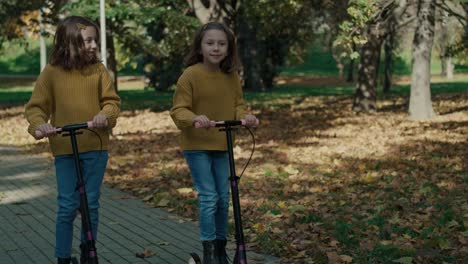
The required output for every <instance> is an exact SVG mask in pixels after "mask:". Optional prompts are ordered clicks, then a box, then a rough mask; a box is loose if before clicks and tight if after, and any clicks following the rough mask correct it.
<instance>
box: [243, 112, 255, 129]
mask: <svg viewBox="0 0 468 264" xmlns="http://www.w3.org/2000/svg"><path fill="white" fill-rule="evenodd" d="M244 120H245V126H247V127H253V126H257V125H258V119H257V118H256V117H255V116H254V115H250V114H247V115H245V116H244Z"/></svg>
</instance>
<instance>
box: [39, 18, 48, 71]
mask: <svg viewBox="0 0 468 264" xmlns="http://www.w3.org/2000/svg"><path fill="white" fill-rule="evenodd" d="M42 12H43V11H42V9H40V10H39V43H40V53H41V71H42V70H43V69H44V67H45V66H46V64H47V49H46V42H45V38H44V36H43V35H42V34H43V33H44V32H45V28H44V24H43V23H42Z"/></svg>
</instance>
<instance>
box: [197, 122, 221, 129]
mask: <svg viewBox="0 0 468 264" xmlns="http://www.w3.org/2000/svg"><path fill="white" fill-rule="evenodd" d="M193 126H194V127H195V128H202V127H203V126H202V125H200V122H195V123H194V124H193ZM214 126H216V122H215V121H210V126H209V127H214Z"/></svg>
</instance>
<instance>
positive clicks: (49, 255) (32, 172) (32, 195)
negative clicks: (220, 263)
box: [0, 146, 277, 264]
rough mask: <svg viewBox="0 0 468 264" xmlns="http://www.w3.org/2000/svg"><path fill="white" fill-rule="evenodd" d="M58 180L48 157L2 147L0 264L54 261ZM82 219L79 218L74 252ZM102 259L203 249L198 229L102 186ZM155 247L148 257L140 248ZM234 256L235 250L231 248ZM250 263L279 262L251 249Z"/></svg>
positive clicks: (160, 259)
mask: <svg viewBox="0 0 468 264" xmlns="http://www.w3.org/2000/svg"><path fill="white" fill-rule="evenodd" d="M55 188H56V183H55V174H54V167H53V165H52V164H51V163H50V162H49V161H48V160H47V159H45V158H42V157H39V156H32V155H26V154H24V153H23V152H22V151H20V150H18V149H16V148H13V147H6V146H0V263H1V264H10V263H20V264H30V263H38V264H47V263H55V262H56V261H55V258H54V243H55V235H54V232H55V212H56V190H55ZM79 219H80V218H77V221H75V234H74V242H73V245H74V253H73V254H74V255H75V256H77V255H78V254H79V253H78V250H77V248H78V244H79V226H80V221H79ZM96 247H97V249H98V256H99V263H100V264H106V263H112V264H120V263H132V264H133V263H171V264H177V263H187V260H188V253H189V252H197V253H198V254H201V252H200V251H201V245H200V242H199V241H198V228H197V226H196V223H194V222H186V221H182V220H181V219H179V218H178V217H177V216H175V215H172V214H169V213H167V212H165V211H163V210H161V209H158V208H152V207H149V206H148V205H146V204H145V203H143V202H142V201H140V200H138V199H136V198H134V197H132V196H131V195H128V194H126V193H123V192H121V191H119V190H116V189H112V188H109V187H106V186H105V187H104V188H103V190H102V196H101V210H100V226H99V235H98V241H97V244H96ZM145 250H148V251H151V252H153V253H154V255H152V256H150V257H148V258H144V259H141V258H137V257H136V256H135V254H136V253H140V252H144V251H145ZM228 254H230V255H231V256H232V254H233V252H228ZM247 255H248V257H249V263H277V262H276V261H275V258H274V257H271V256H265V255H259V254H256V253H254V252H248V253H247Z"/></svg>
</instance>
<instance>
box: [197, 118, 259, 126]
mask: <svg viewBox="0 0 468 264" xmlns="http://www.w3.org/2000/svg"><path fill="white" fill-rule="evenodd" d="M239 121H240V124H241V125H242V126H245V124H246V123H247V122H246V121H245V119H241V120H239ZM239 121H237V122H239ZM225 123H226V121H212V120H211V121H210V126H209V127H216V126H222V125H224V124H225ZM259 123H260V121H259V120H258V119H255V125H254V126H258V124H259ZM194 127H195V128H202V127H203V126H201V125H200V123H199V122H195V123H194Z"/></svg>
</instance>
